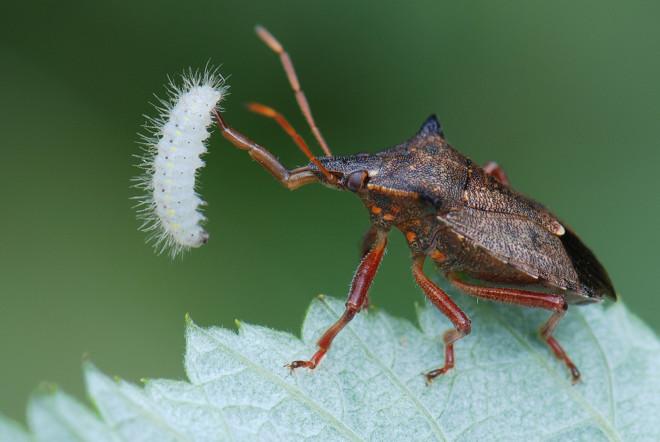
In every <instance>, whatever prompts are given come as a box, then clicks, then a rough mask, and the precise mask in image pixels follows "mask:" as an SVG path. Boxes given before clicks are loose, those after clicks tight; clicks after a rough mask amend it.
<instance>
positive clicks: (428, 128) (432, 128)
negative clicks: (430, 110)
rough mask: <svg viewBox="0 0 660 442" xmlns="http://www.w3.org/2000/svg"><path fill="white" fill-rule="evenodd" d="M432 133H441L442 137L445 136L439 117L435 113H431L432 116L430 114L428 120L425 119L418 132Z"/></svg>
mask: <svg viewBox="0 0 660 442" xmlns="http://www.w3.org/2000/svg"><path fill="white" fill-rule="evenodd" d="M430 134H436V135H440V136H441V137H442V138H444V137H445V134H444V132H443V130H442V125H441V124H440V122H439V121H438V117H436V116H435V114H431V116H429V117H428V118H427V119H426V121H424V124H422V127H420V128H419V131H418V132H417V135H430Z"/></svg>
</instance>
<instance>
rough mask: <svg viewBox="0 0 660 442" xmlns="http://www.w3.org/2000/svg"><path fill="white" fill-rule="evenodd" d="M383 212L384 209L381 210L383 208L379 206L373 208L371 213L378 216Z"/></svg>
mask: <svg viewBox="0 0 660 442" xmlns="http://www.w3.org/2000/svg"><path fill="white" fill-rule="evenodd" d="M382 211H383V209H381V208H380V207H378V206H373V207H372V208H371V213H373V214H374V215H378V214H379V213H380V212H382Z"/></svg>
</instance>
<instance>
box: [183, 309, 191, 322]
mask: <svg viewBox="0 0 660 442" xmlns="http://www.w3.org/2000/svg"><path fill="white" fill-rule="evenodd" d="M183 320H184V321H185V322H186V325H192V323H193V320H192V317H190V313H188V312H186V314H185V315H184V316H183Z"/></svg>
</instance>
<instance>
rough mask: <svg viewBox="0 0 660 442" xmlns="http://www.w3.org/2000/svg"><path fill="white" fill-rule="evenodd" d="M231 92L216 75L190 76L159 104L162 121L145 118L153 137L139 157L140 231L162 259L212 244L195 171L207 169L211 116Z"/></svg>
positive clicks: (173, 85) (145, 138)
mask: <svg viewBox="0 0 660 442" xmlns="http://www.w3.org/2000/svg"><path fill="white" fill-rule="evenodd" d="M226 92H227V87H226V86H225V85H224V79H223V78H222V76H220V75H219V74H218V73H217V71H216V70H211V71H209V70H207V71H205V73H203V74H198V73H194V72H190V73H187V74H184V75H182V76H181V80H180V82H179V84H176V83H174V82H173V81H170V83H169V85H168V98H167V99H166V100H161V99H159V105H156V109H157V110H158V112H159V116H158V117H156V118H149V117H147V124H146V125H145V127H146V128H147V130H148V131H149V134H148V135H147V136H143V137H142V139H143V140H142V144H143V146H144V154H143V155H142V156H141V157H140V158H141V164H140V165H139V166H140V167H141V168H143V169H144V171H145V173H144V174H143V175H142V176H140V177H138V178H137V181H138V185H137V187H139V188H141V189H142V190H143V191H144V192H145V193H144V195H142V196H140V197H138V199H139V200H140V203H139V204H138V206H139V207H140V208H139V218H141V219H142V220H143V224H142V226H141V229H142V230H144V231H147V232H149V233H150V235H149V239H148V241H151V242H153V244H154V247H155V248H156V250H157V251H158V253H162V252H163V251H165V250H169V253H170V255H171V256H172V257H174V256H176V255H177V254H179V253H180V252H182V251H185V250H187V249H189V248H192V247H199V246H201V245H203V244H205V243H206V242H207V241H208V238H209V235H208V233H207V232H206V231H205V230H204V228H203V224H204V222H205V220H206V218H205V217H204V215H203V214H202V213H201V212H200V206H204V205H205V204H206V203H205V202H204V201H203V200H202V199H201V198H200V196H199V195H198V194H197V192H196V190H195V188H196V186H195V183H196V176H197V171H198V170H199V169H200V168H201V167H203V166H204V161H203V160H202V159H201V155H202V154H204V153H206V151H207V149H206V145H205V141H206V140H207V139H208V137H209V135H210V132H209V129H208V128H209V126H210V125H211V124H212V122H213V116H212V111H213V110H214V109H216V107H217V106H218V104H219V102H220V101H221V100H222V98H223V97H224V95H225V94H226Z"/></svg>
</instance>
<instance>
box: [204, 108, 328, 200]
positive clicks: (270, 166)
mask: <svg viewBox="0 0 660 442" xmlns="http://www.w3.org/2000/svg"><path fill="white" fill-rule="evenodd" d="M213 114H214V117H215V120H216V122H217V123H218V127H219V128H220V130H221V131H222V136H224V137H225V138H226V139H227V140H229V142H231V143H232V144H233V145H234V146H236V147H237V148H239V149H241V150H245V151H247V152H248V154H249V155H250V156H251V157H252V158H253V159H254V160H255V161H256V162H257V163H259V164H261V166H262V167H263V168H264V169H266V170H267V171H268V172H270V174H271V175H273V176H274V177H275V179H276V180H277V181H279V182H280V183H282V185H283V186H284V187H286V188H287V189H290V190H295V189H297V188H299V187H301V186H304V185H305V184H310V183H315V182H317V181H318V178H317V177H316V175H314V173H313V172H311V171H310V170H309V169H307V168H305V167H302V168H298V169H293V170H289V169H287V168H286V167H284V166H283V165H282V163H280V162H279V161H278V160H277V158H275V156H274V155H273V154H272V153H270V152H268V150H266V149H265V148H264V147H262V146H260V145H259V144H257V143H255V142H254V141H252V140H251V139H249V138H248V137H246V136H245V135H243V134H242V133H240V132H238V131H237V130H235V129H233V128H231V127H230V126H229V125H227V123H226V122H225V120H224V118H223V117H222V115H220V113H219V112H217V111H213Z"/></svg>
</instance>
